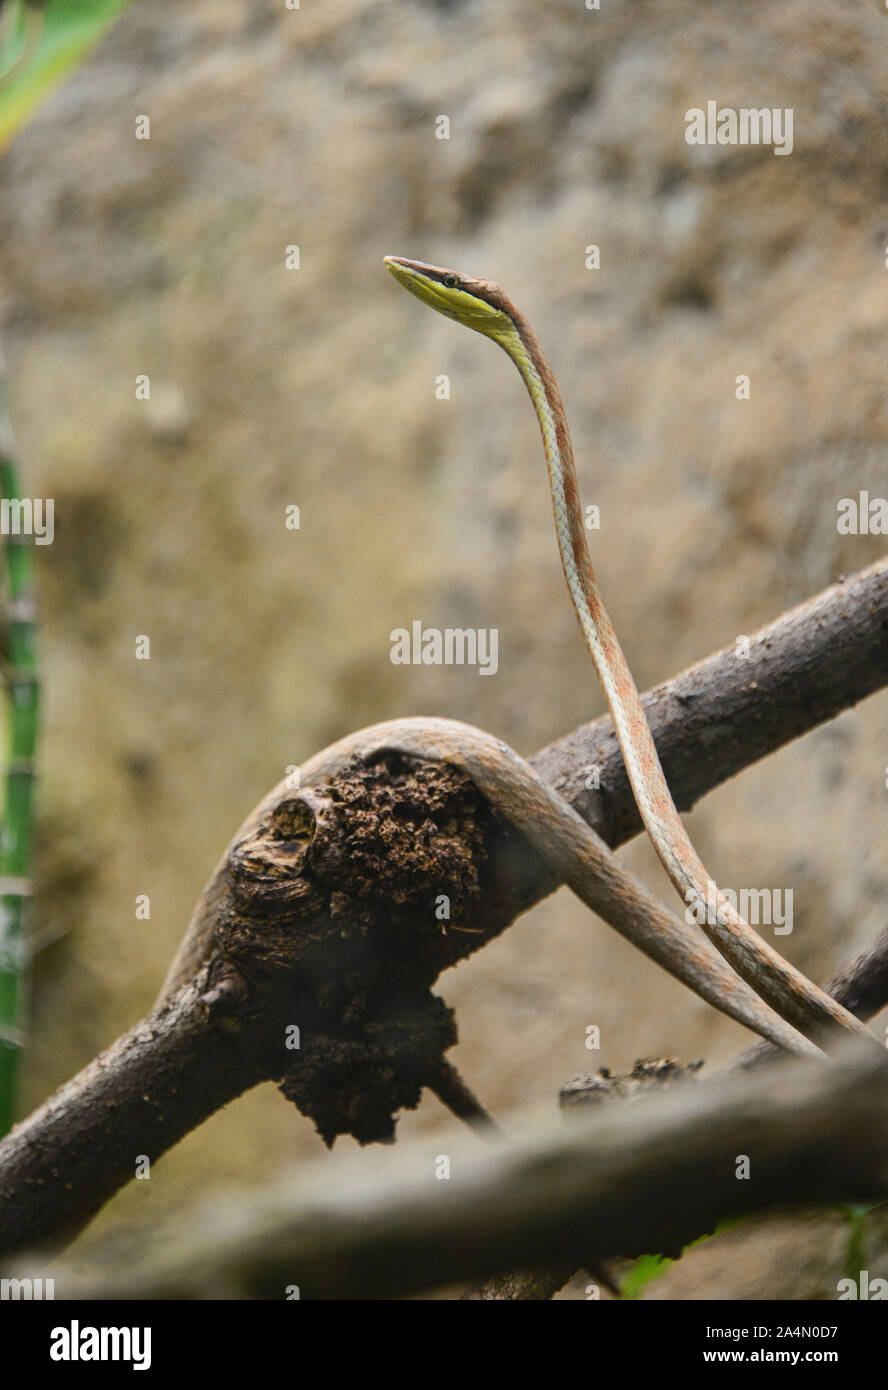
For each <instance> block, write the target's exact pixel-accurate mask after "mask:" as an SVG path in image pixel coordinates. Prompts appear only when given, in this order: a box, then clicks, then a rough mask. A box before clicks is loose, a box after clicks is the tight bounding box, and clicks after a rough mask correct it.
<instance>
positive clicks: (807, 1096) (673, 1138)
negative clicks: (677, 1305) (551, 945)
mask: <svg viewBox="0 0 888 1390" xmlns="http://www.w3.org/2000/svg"><path fill="white" fill-rule="evenodd" d="M886 1066H888V1064H886V1061H885V1060H884V1059H883V1058H881V1057H879V1056H878V1054H876V1055H873V1054H871V1053H869V1052H868V1051H867V1052H866V1055H863V1054H862V1053H861V1052H860V1051H858V1049H857V1048H856V1047H854V1048H853V1050H852V1051H850V1052H849V1051H845V1052H843V1053H842V1055H841V1057H840V1059H839V1060H837V1061H835V1062H834V1063H833V1064H832V1065H830V1066H827V1067H823V1066H818V1065H817V1064H813V1065H812V1064H810V1063H795V1062H794V1063H792V1064H789V1065H788V1066H786V1067H783V1068H779V1069H778V1070H776V1071H771V1072H767V1073H765V1074H758V1075H755V1076H744V1077H739V1076H735V1077H734V1078H732V1079H730V1080H726V1079H725V1078H724V1077H720V1078H719V1079H718V1082H717V1084H712V1083H710V1084H708V1085H705V1084H699V1085H696V1086H693V1087H686V1088H681V1089H679V1090H676V1091H672V1092H670V1093H667V1094H666V1095H664V1096H662V1097H656V1098H653V1099H642V1100H639V1101H637V1102H634V1103H632V1104H630V1105H627V1106H621V1107H616V1108H614V1109H607V1110H604V1111H600V1112H596V1113H595V1115H594V1117H592V1118H591V1119H587V1118H585V1117H584V1118H582V1119H575V1120H572V1121H571V1122H570V1123H564V1124H561V1125H558V1126H557V1128H554V1129H553V1130H552V1131H551V1132H549V1133H547V1134H544V1135H542V1136H541V1137H539V1138H536V1139H534V1140H532V1141H524V1142H523V1143H510V1144H505V1143H498V1144H497V1145H496V1146H495V1147H494V1148H492V1149H485V1150H484V1151H483V1152H482V1153H480V1154H479V1153H477V1152H470V1151H467V1150H466V1149H465V1148H464V1143H463V1142H460V1144H458V1145H455V1146H450V1145H448V1146H447V1147H448V1158H449V1162H450V1175H449V1178H447V1179H445V1180H442V1179H441V1178H440V1177H439V1176H438V1174H439V1173H440V1157H439V1155H436V1154H435V1153H434V1152H433V1151H430V1149H429V1147H428V1145H427V1144H425V1145H419V1144H412V1145H410V1146H409V1147H406V1148H405V1149H404V1150H402V1151H401V1152H400V1153H399V1154H398V1155H397V1156H394V1169H393V1170H392V1168H391V1166H389V1171H387V1172H386V1174H385V1176H384V1177H382V1178H380V1177H378V1176H377V1177H376V1178H375V1179H371V1180H369V1181H368V1179H367V1177H366V1174H362V1170H361V1167H360V1163H358V1162H354V1160H352V1161H351V1164H350V1171H349V1172H348V1173H346V1172H344V1171H343V1169H342V1168H340V1170H339V1171H338V1172H337V1173H336V1175H335V1180H334V1181H331V1182H329V1183H328V1184H327V1185H326V1187H322V1188H321V1189H320V1190H319V1191H311V1190H310V1191H306V1185H305V1182H304V1179H303V1177H302V1175H300V1174H297V1175H295V1176H290V1177H287V1178H286V1179H283V1180H278V1181H276V1182H275V1183H273V1184H272V1185H271V1186H270V1187H268V1188H266V1189H264V1190H263V1191H262V1192H246V1193H238V1194H237V1198H236V1200H232V1197H231V1195H229V1196H227V1198H225V1199H223V1198H216V1199H214V1201H213V1202H212V1203H210V1204H204V1205H203V1206H202V1208H201V1211H200V1213H199V1215H197V1216H195V1215H192V1217H191V1218H189V1219H185V1220H184V1221H183V1220H182V1219H181V1218H180V1219H178V1220H177V1221H176V1222H175V1223H169V1224H168V1225H167V1227H166V1228H165V1229H164V1230H163V1231H161V1232H159V1233H158V1234H157V1235H156V1236H154V1237H152V1241H151V1248H150V1249H149V1250H148V1251H147V1252H145V1251H143V1250H140V1258H139V1260H138V1261H133V1260H131V1259H129V1258H126V1259H121V1258H120V1256H118V1257H117V1258H116V1259H115V1258H114V1252H113V1250H112V1251H111V1253H110V1257H109V1259H108V1260H103V1261H102V1262H101V1265H99V1264H96V1265H94V1266H93V1267H92V1268H91V1269H88V1270H86V1271H83V1270H81V1271H79V1272H75V1271H74V1270H73V1269H72V1268H70V1267H65V1266H62V1267H61V1268H58V1267H57V1268H56V1269H54V1270H53V1271H52V1272H53V1274H54V1276H55V1280H56V1297H57V1298H83V1297H90V1298H112V1299H113V1298H133V1299H144V1298H166V1299H170V1298H173V1299H175V1298H214V1297H215V1298H219V1297H222V1298H238V1297H240V1298H243V1297H248V1298H265V1299H281V1298H285V1297H287V1296H288V1294H287V1292H286V1291H287V1290H288V1288H289V1289H292V1287H293V1286H294V1285H296V1286H298V1288H299V1291H300V1296H301V1297H302V1298H338V1299H343V1298H364V1299H366V1298H381V1297H393V1296H398V1295H404V1294H410V1293H418V1292H420V1291H421V1290H425V1289H430V1288H434V1287H437V1286H440V1285H443V1284H447V1283H452V1282H455V1281H457V1280H465V1279H469V1278H478V1277H483V1276H487V1275H491V1274H494V1273H496V1272H497V1271H500V1270H504V1269H508V1268H511V1267H513V1266H520V1267H522V1268H533V1267H534V1266H550V1265H554V1266H559V1267H564V1268H574V1267H576V1266H582V1265H587V1264H588V1263H589V1262H590V1261H593V1260H597V1259H601V1258H610V1257H614V1256H618V1255H625V1256H632V1255H637V1254H641V1253H643V1252H645V1251H650V1250H655V1251H659V1252H662V1253H664V1254H671V1255H677V1254H678V1253H679V1252H680V1250H681V1249H682V1247H683V1246H684V1245H686V1244H687V1243H688V1242H689V1241H691V1240H693V1239H695V1238H696V1237H698V1236H700V1235H702V1234H705V1233H708V1232H710V1231H712V1230H713V1228H714V1226H715V1225H716V1223H717V1222H718V1221H719V1220H720V1219H724V1218H726V1217H729V1216H735V1217H736V1216H742V1215H747V1214H750V1213H753V1212H758V1211H762V1210H765V1209H768V1208H776V1207H786V1206H797V1205H808V1204H816V1203H836V1202H840V1201H842V1202H844V1201H849V1200H858V1201H870V1200H877V1199H880V1198H882V1197H884V1196H885V1194H886V1192H888V1086H886ZM852 1136H853V1142H850V1141H851V1138H852ZM440 1145H441V1141H440V1139H439V1140H438V1141H437V1146H438V1149H439V1150H440ZM741 1155H745V1156H747V1157H748V1159H749V1176H748V1178H741V1177H738V1158H739V1157H740V1156H741ZM351 1169H353V1171H351ZM20 1272H22V1273H27V1272H28V1271H27V1270H24V1271H20ZM32 1272H33V1273H37V1272H39V1273H45V1270H43V1269H41V1270H39V1271H37V1270H34V1271H32Z"/></svg>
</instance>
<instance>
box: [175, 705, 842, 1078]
mask: <svg viewBox="0 0 888 1390" xmlns="http://www.w3.org/2000/svg"><path fill="white" fill-rule="evenodd" d="M384 753H401V754H404V755H405V756H407V757H411V758H428V759H433V760H435V761H438V762H444V763H447V764H448V765H450V766H451V767H455V768H458V769H459V770H460V771H461V772H464V773H465V774H466V776H467V777H469V778H470V780H471V781H472V782H473V783H474V785H475V786H476V787H477V788H478V790H479V791H480V792H481V793H482V795H483V796H485V797H486V798H487V800H488V801H489V802H490V804H491V805H492V806H494V807H496V808H497V810H499V811H501V813H502V814H503V815H505V816H506V818H507V819H508V820H509V821H510V823H511V824H512V825H514V826H515V828H516V829H517V830H519V831H520V832H521V834H523V835H524V836H525V838H526V839H527V840H528V841H529V842H530V843H531V844H532V845H533V846H534V848H535V849H536V850H538V851H539V853H540V855H541V856H542V857H543V859H544V860H545V861H546V862H547V863H548V864H549V865H551V867H552V868H553V869H554V870H555V872H556V873H557V874H558V876H559V878H562V879H563V880H564V881H565V882H566V883H567V884H568V885H569V886H570V887H571V888H572V889H573V891H574V892H575V893H576V894H577V896H578V897H579V898H581V899H582V901H583V902H584V903H586V904H587V905H588V906H589V907H590V908H591V909H592V911H593V912H596V913H598V915H599V916H601V917H603V918H604V919H605V921H607V922H609V923H610V925H611V926H612V927H614V928H615V929H616V930H617V931H618V932H619V933H620V934H621V935H622V936H624V937H625V938H626V939H627V940H629V941H631V942H632V943H633V945H635V946H637V947H638V949H639V950H640V951H643V952H644V954H645V955H647V956H649V957H650V958H651V960H654V961H656V962H657V964H658V965H661V966H662V967H663V968H664V969H665V970H667V971H669V973H670V974H672V975H674V976H675V977H676V979H679V980H681V981H682V983H683V984H685V985H687V986H688V988H689V989H692V990H693V991H694V993H695V994H698V995H699V996H700V997H701V998H702V999H705V1000H706V1001H707V1002H708V1003H710V1004H712V1005H713V1006H714V1007H715V1008H717V1009H720V1010H721V1011H722V1013H725V1014H727V1015H728V1016H729V1017H730V1018H733V1019H735V1020H736V1021H737V1022H738V1023H742V1024H744V1025H745V1027H747V1028H751V1029H752V1030H753V1031H754V1032H756V1033H758V1034H760V1036H761V1037H764V1038H768V1039H770V1041H771V1042H773V1043H775V1044H776V1045H777V1046H778V1047H781V1048H784V1049H786V1050H788V1051H790V1052H798V1053H802V1054H816V1055H821V1054H820V1053H819V1049H818V1048H816V1047H814V1046H813V1045H812V1044H811V1043H810V1042H808V1041H807V1039H806V1038H804V1037H803V1036H802V1035H801V1034H800V1033H798V1032H796V1030H795V1029H794V1028H792V1027H791V1026H790V1025H789V1024H788V1023H786V1022H784V1020H783V1019H782V1018H780V1017H779V1015H778V1014H776V1013H775V1012H774V1011H773V1010H772V1009H770V1008H768V1006H767V1005H766V1004H764V1003H763V1001H762V1000H761V999H760V998H759V997H758V995H757V994H756V993H755V992H754V991H753V990H752V989H750V988H749V986H748V985H746V984H745V983H744V982H743V981H742V980H741V979H740V978H739V977H738V976H737V975H736V974H735V973H734V971H733V970H732V969H731V968H730V967H729V966H728V965H726V964H725V962H724V960H722V958H721V956H720V955H719V954H718V952H717V951H716V950H714V948H713V947H712V946H711V945H710V944H709V942H708V941H707V940H706V938H705V936H702V935H701V934H700V933H699V932H697V931H695V930H694V929H693V928H692V927H689V926H688V925H687V923H685V922H684V921H682V920H681V919H680V918H679V917H675V916H673V915H672V914H671V913H670V912H667V910H666V909H665V908H664V907H663V906H662V905H661V904H660V903H659V902H658V901H657V899H656V898H654V897H653V895H652V894H651V893H649V892H648V890H647V889H646V888H645V886H644V884H642V883H641V882H640V881H639V880H638V879H636V878H635V877H634V876H633V875H632V874H631V873H629V872H628V870H627V869H624V868H623V866H622V864H621V863H620V861H619V859H618V858H617V856H616V855H615V854H614V853H613V851H612V850H611V849H609V848H608V846H607V845H606V844H605V843H604V841H603V840H602V839H601V838H600V837H599V836H598V835H597V834H596V833H595V831H594V830H593V829H592V828H591V826H589V825H587V824H586V822H585V821H584V820H583V818H582V817H581V816H580V815H578V813H577V812H576V811H575V810H574V809H573V807H572V806H571V805H570V803H569V802H568V801H565V800H564V798H563V797H561V796H559V794H558V792H556V791H555V790H554V788H552V787H550V786H549V785H548V784H547V783H546V782H544V781H543V780H542V779H541V778H540V777H539V776H538V775H537V773H536V772H535V771H534V770H533V768H532V767H531V766H530V764H529V763H527V762H525V760H524V759H523V758H521V757H519V755H518V754H517V753H516V752H515V751H514V749H512V748H510V747H509V745H508V744H506V743H503V742H502V741H501V740H499V739H496V738H494V737H493V735H492V734H488V733H484V732H483V731H482V730H481V729H475V728H472V727H471V726H470V725H468V724H462V723H459V722H457V721H456V720H452V719H428V718H422V719H419V718H417V719H394V720H389V721H387V722H386V723H383V724H374V725H372V726H371V727H370V728H366V729H360V730H358V731H357V732H356V733H352V734H349V735H348V736H347V737H346V738H343V739H340V740H339V742H338V743H334V744H332V745H331V746H330V747H329V748H325V749H323V750H322V751H321V752H320V753H316V754H315V755H314V756H313V757H312V758H310V759H309V760H308V761H307V762H305V763H303V764H302V766H301V767H300V769H299V789H300V793H301V792H302V791H304V790H307V789H309V788H312V787H320V786H323V784H324V783H325V782H327V781H329V779H330V778H331V777H335V776H336V775H337V773H339V772H342V771H343V770H344V769H345V768H347V767H348V766H349V764H350V763H351V762H352V760H353V759H354V758H359V759H360V760H361V761H362V762H364V763H369V762H373V761H375V760H376V759H377V758H379V757H380V756H381V755H382V754H384ZM293 795H294V793H293V790H292V787H291V783H289V782H287V781H284V782H281V783H280V785H279V786H277V787H276V788H275V789H274V790H273V791H272V792H270V793H269V795H268V796H267V797H266V798H265V799H264V801H262V802H261V803H260V805H259V806H258V807H257V808H256V810H255V811H254V812H253V814H252V815H251V816H250V818H249V820H248V821H247V822H246V824H245V825H244V826H243V827H241V830H240V831H239V832H238V834H237V836H236V837H235V843H237V842H238V841H240V840H242V839H244V838H246V836H247V835H249V834H250V833H251V831H252V830H253V828H254V827H255V826H256V825H257V824H259V823H260V822H261V821H262V819H263V817H264V815H265V814H266V813H267V811H268V810H269V809H270V808H272V807H273V806H274V805H275V804H276V803H277V802H279V801H280V800H281V799H282V798H284V797H287V796H290V797H292V796H293ZM224 862H225V861H224V859H223V865H224ZM221 870H222V865H220V872H221ZM217 877H218V874H217ZM214 898H215V894H214V887H213V883H212V882H211V884H210V886H209V887H208V889H207V891H206V893H205V894H204V896H203V899H202V904H203V906H201V907H200V908H199V909H198V912H197V913H196V914H195V917H194V919H193V920H192V923H191V925H190V927H189V929H188V932H187V933H186V935H185V937H184V939H183V941H182V945H181V947H180V949H179V952H178V954H177V956H176V958H175V960H174V961H173V964H172V966H171V967H170V971H169V974H168V976H167V979H166V982H165V984H164V987H163V991H162V994H161V999H166V998H169V997H171V996H172V994H174V993H175V991H176V990H177V989H178V988H179V987H180V986H181V985H184V984H185V983H186V982H188V981H189V980H190V979H192V978H193V976H194V975H195V973H196V972H197V970H198V969H199V967H200V965H201V964H202V963H203V962H204V961H205V959H206V954H207V947H208V944H209V941H208V938H209V936H210V934H211V922H212V915H213V914H212V910H213V905H214ZM207 904H209V906H208V907H207V906H206V905H207Z"/></svg>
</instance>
